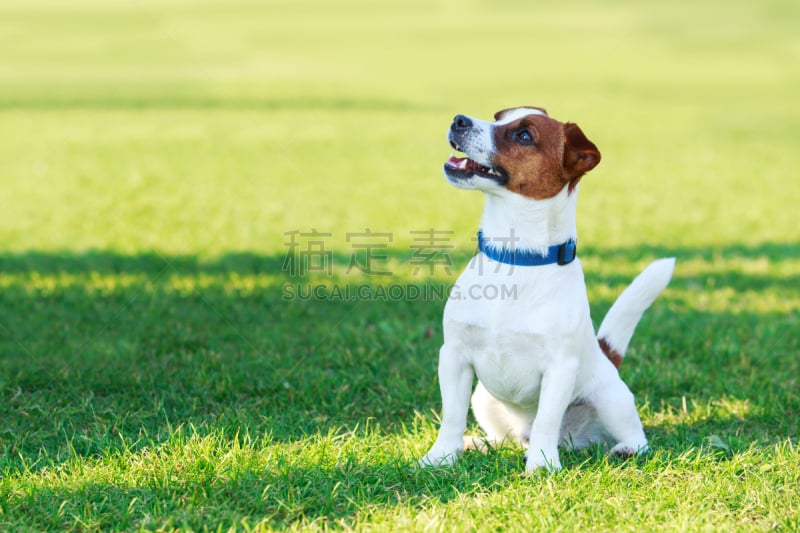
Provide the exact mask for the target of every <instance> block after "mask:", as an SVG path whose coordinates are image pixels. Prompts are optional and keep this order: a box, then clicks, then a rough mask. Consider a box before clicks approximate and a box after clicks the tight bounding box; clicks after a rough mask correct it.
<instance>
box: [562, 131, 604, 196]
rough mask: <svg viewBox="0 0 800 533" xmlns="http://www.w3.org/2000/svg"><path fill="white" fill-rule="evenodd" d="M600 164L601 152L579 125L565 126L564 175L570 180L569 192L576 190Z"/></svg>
mask: <svg viewBox="0 0 800 533" xmlns="http://www.w3.org/2000/svg"><path fill="white" fill-rule="evenodd" d="M599 162H600V151H599V150H598V149H597V146H595V145H594V143H593V142H592V141H590V140H589V139H587V138H586V135H584V134H583V132H582V131H581V129H580V128H579V127H578V125H577V124H573V123H571V122H567V123H566V124H564V161H563V165H564V174H565V175H566V177H567V179H569V180H570V185H569V190H570V191H572V189H574V188H575V186H576V185H577V184H578V181H579V180H580V178H581V176H583V175H584V174H586V173H587V172H589V171H590V170H592V169H593V168H594V167H596V166H597V164H598V163H599Z"/></svg>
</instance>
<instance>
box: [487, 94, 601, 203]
mask: <svg viewBox="0 0 800 533" xmlns="http://www.w3.org/2000/svg"><path fill="white" fill-rule="evenodd" d="M518 109H520V108H513V109H505V110H503V111H499V112H498V113H496V114H495V120H496V121H502V120H503V117H504V116H507V114H508V113H509V112H510V111H514V110H518ZM530 109H531V110H534V111H537V112H534V113H531V114H528V115H524V116H522V117H521V118H518V119H517V120H512V121H511V122H508V123H506V124H498V125H496V126H495V128H494V145H495V152H494V154H493V155H492V164H493V165H494V166H495V167H496V168H498V169H499V170H500V171H501V172H502V173H503V174H504V175H505V176H507V177H508V181H507V183H506V185H505V186H506V188H508V189H509V190H511V191H513V192H516V193H518V194H521V195H523V196H526V197H529V198H533V199H536V200H542V199H545V198H552V197H553V196H555V195H556V194H558V193H559V192H560V191H561V190H563V189H564V187H565V186H567V185H569V192H572V191H573V190H574V189H575V187H576V186H577V184H578V181H580V178H581V177H582V176H583V175H584V174H585V173H586V172H588V171H589V170H591V169H593V168H594V167H595V166H597V164H598V163H599V162H600V152H599V151H598V150H597V147H596V146H595V145H594V144H593V143H592V142H591V141H590V140H589V139H587V138H586V136H585V135H584V134H583V132H582V131H581V129H580V128H579V127H578V126H577V125H575V124H572V123H566V124H564V123H561V122H559V121H557V120H554V119H552V118H550V117H548V116H547V115H543V114H542V113H544V110H542V109H540V108H530Z"/></svg>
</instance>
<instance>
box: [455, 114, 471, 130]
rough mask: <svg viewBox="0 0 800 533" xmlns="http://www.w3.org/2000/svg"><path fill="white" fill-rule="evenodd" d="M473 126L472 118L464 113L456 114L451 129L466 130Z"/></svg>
mask: <svg viewBox="0 0 800 533" xmlns="http://www.w3.org/2000/svg"><path fill="white" fill-rule="evenodd" d="M471 127H472V119H471V118H469V117H467V116H464V115H456V116H455V118H454V119H453V124H451V125H450V129H451V130H453V131H465V130H468V129H470V128H471Z"/></svg>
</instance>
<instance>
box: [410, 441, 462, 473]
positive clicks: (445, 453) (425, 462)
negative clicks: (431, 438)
mask: <svg viewBox="0 0 800 533" xmlns="http://www.w3.org/2000/svg"><path fill="white" fill-rule="evenodd" d="M462 451H463V450H462V449H461V448H450V449H446V448H439V447H437V446H434V447H433V448H431V450H430V451H429V452H428V453H427V454H425V457H423V458H422V459H420V460H419V462H418V465H419V466H420V467H422V468H429V467H440V466H452V465H453V464H455V462H456V461H457V460H458V458H459V456H460V455H461V452H462Z"/></svg>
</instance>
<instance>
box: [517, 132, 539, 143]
mask: <svg viewBox="0 0 800 533" xmlns="http://www.w3.org/2000/svg"><path fill="white" fill-rule="evenodd" d="M516 137H517V142H518V143H520V144H525V145H534V144H536V142H535V141H534V140H533V134H532V133H531V132H529V131H528V130H519V131H518V132H517V134H516Z"/></svg>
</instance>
